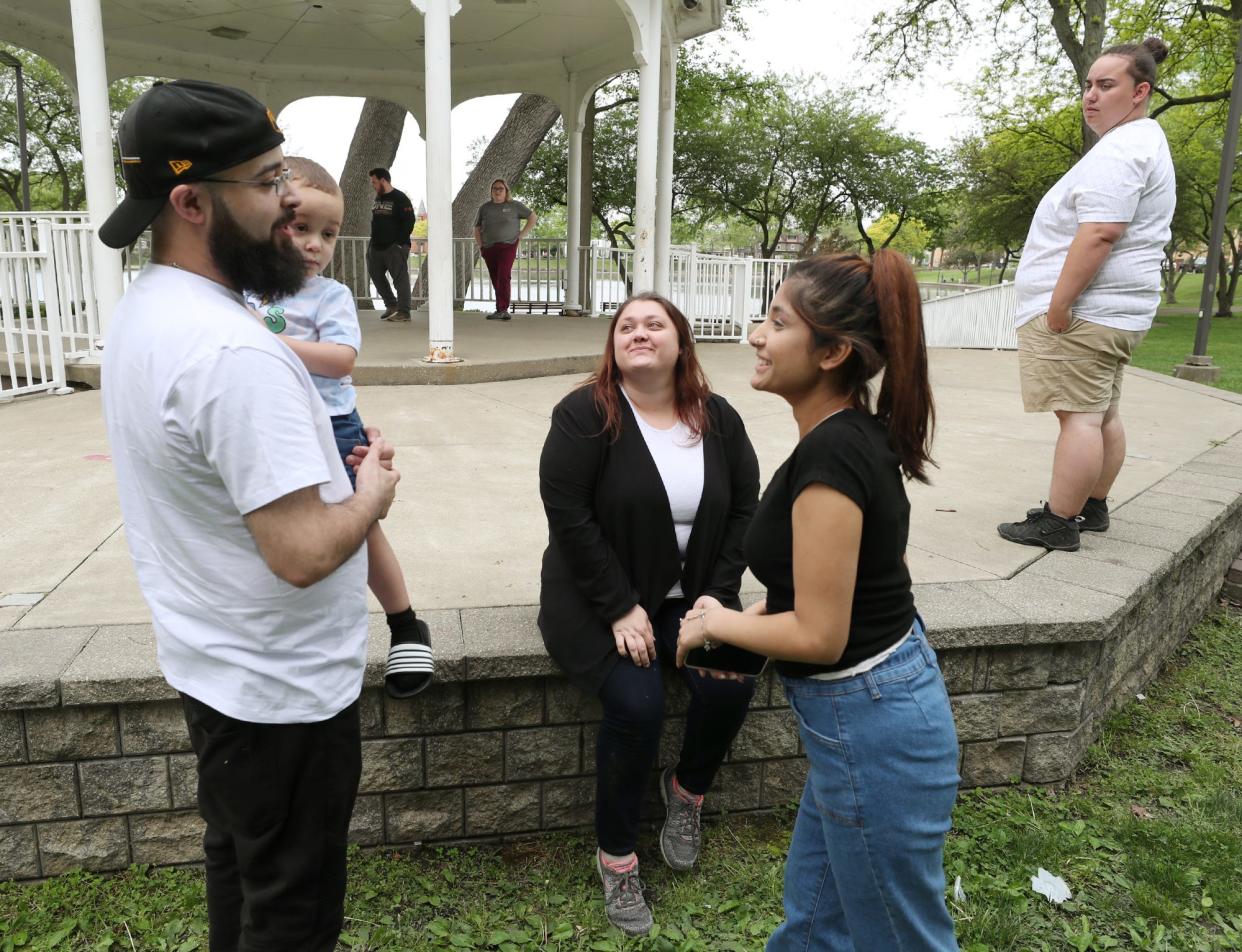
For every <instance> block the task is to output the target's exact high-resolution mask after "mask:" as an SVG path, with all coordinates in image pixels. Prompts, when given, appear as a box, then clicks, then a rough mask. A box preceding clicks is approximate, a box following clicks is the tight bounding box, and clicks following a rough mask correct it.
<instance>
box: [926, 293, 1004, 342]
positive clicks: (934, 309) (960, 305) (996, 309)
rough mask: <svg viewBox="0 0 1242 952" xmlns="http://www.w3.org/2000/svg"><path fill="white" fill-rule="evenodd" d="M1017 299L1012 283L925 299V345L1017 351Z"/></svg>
mask: <svg viewBox="0 0 1242 952" xmlns="http://www.w3.org/2000/svg"><path fill="white" fill-rule="evenodd" d="M1017 301H1018V296H1017V292H1016V291H1015V289H1014V286H1013V284H1012V283H1011V282H1006V283H1004V284H998V285H996V286H994V287H990V288H978V289H975V290H972V291H964V292H962V293H960V294H956V295H953V296H952V297H942V298H938V299H936V300H934V301H924V302H923V333H924V334H925V335H926V338H927V346H928V347H956V348H979V349H985V350H1016V349H1017V346H1018V335H1017V333H1016V331H1015V330H1014V326H1013V316H1014V311H1015V310H1016V309H1017Z"/></svg>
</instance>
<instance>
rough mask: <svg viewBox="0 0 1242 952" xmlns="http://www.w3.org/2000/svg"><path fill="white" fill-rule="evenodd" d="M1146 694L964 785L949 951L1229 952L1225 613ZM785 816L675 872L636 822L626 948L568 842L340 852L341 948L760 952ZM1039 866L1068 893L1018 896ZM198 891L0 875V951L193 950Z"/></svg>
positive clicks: (714, 845)
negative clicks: (1008, 785) (992, 779)
mask: <svg viewBox="0 0 1242 952" xmlns="http://www.w3.org/2000/svg"><path fill="white" fill-rule="evenodd" d="M1146 695H1147V696H1146V698H1145V699H1143V700H1141V701H1140V700H1135V701H1132V702H1131V703H1130V704H1129V705H1128V706H1127V707H1126V708H1125V709H1124V710H1122V711H1121V712H1120V713H1118V714H1117V715H1115V716H1114V717H1113V718H1111V719H1110V720H1109V721H1108V723H1107V725H1106V727H1105V729H1104V732H1103V736H1102V738H1101V740H1100V742H1099V743H1097V744H1096V745H1095V746H1094V747H1093V748H1092V749H1091V751H1090V753H1089V754H1088V756H1087V761H1086V763H1085V765H1084V768H1083V770H1082V771H1081V772H1080V774H1079V776H1078V778H1077V779H1076V780H1075V782H1074V783H1073V784H1071V785H1070V787H1069V788H1068V789H1064V790H1044V789H1036V788H1026V789H1015V790H1006V791H1002V792H999V793H983V792H964V793H963V794H962V796H961V798H960V801H959V805H958V808H957V813H956V816H955V831H954V833H953V834H952V835H951V836H950V838H949V843H948V849H947V855H946V865H947V868H948V873H949V882H950V885H951V884H952V881H953V879H954V878H955V877H956V876H960V877H961V883H962V888H963V889H964V891H965V897H966V898H965V899H963V900H960V901H953V902H952V903H951V907H952V909H953V913H954V915H955V917H956V919H957V923H958V932H959V937H960V941H961V944H962V948H963V950H965V952H984V950H1049V952H1051V950H1064V949H1070V950H1079V952H1088V950H1104V949H1140V950H1152V952H1159V950H1169V952H1172V950H1187V952H1189V950H1196V952H1198V950H1224V949H1242V793H1240V791H1242V615H1239V614H1236V613H1235V614H1220V615H1217V616H1214V617H1212V618H1209V619H1207V620H1205V621H1204V622H1203V623H1202V624H1200V625H1199V626H1198V628H1197V629H1196V630H1195V632H1194V633H1193V635H1192V636H1191V638H1190V639H1189V640H1188V641H1187V643H1186V645H1185V646H1183V648H1182V650H1181V651H1180V652H1179V654H1178V655H1177V656H1176V657H1175V658H1174V659H1172V661H1171V662H1170V664H1169V665H1168V666H1167V667H1166V670H1165V671H1164V672H1163V673H1162V674H1161V676H1160V677H1159V679H1158V680H1157V681H1156V682H1155V683H1153V684H1152V685H1151V686H1150V687H1149V688H1148V690H1147V692H1146ZM792 817H793V815H792V812H791V811H782V812H781V813H779V814H777V815H774V816H767V817H758V818H746V817H732V818H728V819H725V820H723V821H716V822H713V823H710V824H709V825H708V826H707V828H706V831H705V841H706V844H705V845H706V848H705V851H704V857H703V866H702V869H701V871H700V872H698V873H696V874H694V875H689V876H674V875H673V874H671V873H670V872H669V871H668V870H667V869H665V868H664V866H663V865H662V864H661V863H660V862H659V861H658V859H657V857H658V852H657V850H656V849H655V847H654V843H653V837H652V834H650V833H649V834H647V835H646V836H645V837H644V840H643V842H642V844H641V845H640V853H641V855H642V856H644V857H647V858H648V862H647V866H646V867H645V870H644V871H645V873H646V874H647V881H648V893H647V894H648V897H649V899H650V900H651V901H652V903H653V905H654V909H655V913H656V919H657V922H658V923H659V926H658V931H657V932H655V933H653V934H652V936H651V937H649V938H647V939H646V940H644V941H627V940H625V939H623V938H622V937H621V935H620V933H618V932H615V931H613V930H612V929H610V928H609V927H608V925H607V923H606V922H605V920H604V918H603V914H602V910H601V908H600V903H599V900H598V897H597V889H596V885H595V881H594V871H593V870H592V869H591V867H590V865H589V857H590V851H591V845H590V841H589V840H588V839H587V838H585V837H583V836H581V835H559V836H549V837H545V838H540V839H534V840H527V841H523V842H520V843H515V844H510V845H507V846H503V847H498V848H471V849H449V848H441V849H424V850H420V851H416V852H411V853H394V852H383V853H379V852H369V853H361V852H359V853H355V854H354V855H353V856H352V857H351V861H350V886H349V897H348V900H347V914H348V916H349V919H348V922H347V923H346V926H347V928H346V932H345V933H344V935H343V936H342V948H344V949H352V950H381V949H382V950H415V949H417V950H422V949H427V950H433V949H445V950H453V949H493V950H500V952H516V950H525V949H558V950H570V949H573V950H599V952H607V950H621V949H634V950H640V949H641V950H670V952H673V950H677V952H680V950H686V952H689V950H702V952H729V950H758V949H761V948H762V947H763V943H764V940H765V938H766V937H767V935H768V934H769V933H770V932H771V931H772V929H773V928H774V927H775V926H776V924H777V923H778V921H779V919H780V893H781V873H782V862H783V857H784V852H785V848H786V846H787V844H788V839H789V830H790V827H791V825H792ZM1040 866H1043V867H1044V868H1046V869H1048V870H1050V871H1051V872H1052V873H1054V874H1056V875H1059V876H1062V877H1064V878H1065V880H1066V881H1067V882H1068V883H1069V886H1070V888H1071V890H1073V898H1072V899H1071V900H1070V901H1069V902H1066V903H1065V904H1063V905H1060V906H1054V905H1052V904H1050V903H1049V902H1048V901H1047V900H1045V899H1044V898H1043V897H1041V896H1039V895H1037V894H1036V893H1034V892H1033V891H1032V890H1031V888H1030V877H1031V876H1032V875H1034V874H1035V872H1036V870H1037V869H1038V868H1039V867H1040ZM203 901H204V900H203V881H202V876H201V874H200V873H199V872H197V871H193V870H167V869H163V870H153V869H146V868H142V867H134V868H131V869H130V870H129V871H128V872H126V873H123V874H120V875H116V876H98V875H91V874H86V873H78V874H70V875H66V876H62V877H59V878H57V879H54V880H50V881H47V882H44V883H36V884H13V883H8V884H0V950H10V949H75V950H77V949H82V950H85V949H113V950H131V949H132V950H147V949H159V950H180V952H190V950H195V949H202V950H205V949H206V948H207V937H206V928H207V927H206V921H205V915H204V906H203Z"/></svg>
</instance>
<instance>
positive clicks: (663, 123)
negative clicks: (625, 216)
mask: <svg viewBox="0 0 1242 952" xmlns="http://www.w3.org/2000/svg"><path fill="white" fill-rule="evenodd" d="M676 112H677V46H676V45H675V44H674V43H673V42H672V41H671V39H669V38H668V37H665V38H664V39H663V40H662V41H661V43H660V141H659V147H658V149H657V152H656V199H655V202H656V219H655V285H654V286H655V290H656V292H657V293H659V294H663V295H664V296H665V297H668V292H669V247H670V245H671V244H672V235H673V128H674V124H675V123H674V120H675V115H676Z"/></svg>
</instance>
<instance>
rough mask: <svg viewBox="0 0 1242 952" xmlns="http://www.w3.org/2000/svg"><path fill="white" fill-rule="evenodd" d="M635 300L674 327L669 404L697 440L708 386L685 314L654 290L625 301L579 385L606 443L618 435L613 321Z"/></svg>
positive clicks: (703, 427)
mask: <svg viewBox="0 0 1242 952" xmlns="http://www.w3.org/2000/svg"><path fill="white" fill-rule="evenodd" d="M635 301H654V302H655V303H656V304H659V305H660V307H662V308H663V309H664V312H665V313H666V314H667V315H668V316H669V319H670V320H671V321H672V322H673V326H674V327H675V328H677V363H676V365H674V367H673V405H674V408H675V409H676V411H677V419H679V420H680V421H681V422H682V423H684V424H685V425H686V427H687V428H688V429H689V430H690V432H691V433H692V434H694V437H695V438H696V439H698V438H699V437H701V436H703V434H704V433H706V432H707V428H708V419H707V398H708V397H709V396H710V395H711V387H710V385H709V384H708V382H707V375H706V374H705V373H703V367H702V365H701V364H700V363H699V358H698V357H697V356H696V355H695V353H694V332H693V331H692V330H691V328H690V322H689V321H688V320H686V315H684V314H682V313H681V311H680V310H678V308H677V305H675V304H674V303H673V302H672V301H670V300H669V299H668V298H666V297H663V296H661V295H659V294H656V293H655V292H654V291H642V292H640V293H638V294H632V295H630V296H629V297H628V298H626V299H625V300H624V301H623V302H622V303H621V306H620V307H619V308H617V313H616V315H615V316H614V317H613V319H612V323H610V324H609V325H608V337H607V339H606V340H605V342H604V353H603V356H602V357H600V361H599V367H597V368H596V370H595V373H593V374H591V376H590V377H588V378H587V379H586V380H585V381H584V382H583V383H582V386H583V387H590V388H591V391H592V395H593V396H594V398H595V406H596V407H598V408H599V411H600V413H602V414H603V416H604V430H603V432H605V433H607V434H608V438H609V439H610V440H615V439H616V438H617V437H618V436H620V435H621V419H622V417H621V401H622V400H624V399H625V398H624V397H623V396H621V369H620V368H619V367H618V366H617V352H616V347H615V346H614V344H613V335H614V333H615V332H616V329H617V322H618V321H620V320H621V318H622V316H623V315H624V314H625V309H626V308H627V307H629V306H630V305H631V304H633V303H634V302H635Z"/></svg>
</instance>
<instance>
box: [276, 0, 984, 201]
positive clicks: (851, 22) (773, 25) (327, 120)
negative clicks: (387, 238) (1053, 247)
mask: <svg viewBox="0 0 1242 952" xmlns="http://www.w3.org/2000/svg"><path fill="white" fill-rule="evenodd" d="M893 2H894V0H879V2H877V0H868V2H847V0H762V2H761V3H759V4H758V5H757V6H756V7H754V8H752V9H749V10H748V11H747V13H746V19H747V23H748V26H749V36H747V37H745V38H742V37H739V36H737V35H736V34H732V33H727V32H719V33H715V34H712V35H711V36H709V37H707V38H705V39H704V40H700V41H698V42H706V43H708V44H711V46H712V47H714V48H717V49H727V50H730V51H731V52H732V54H733V55H732V58H733V59H735V60H736V61H737V62H740V63H743V64H745V65H746V67H747V68H748V69H750V70H751V71H752V72H763V71H765V70H768V69H772V70H776V71H777V72H780V73H784V74H789V75H795V76H803V77H807V78H811V77H815V78H816V81H817V82H820V83H822V84H823V85H824V86H825V88H827V89H830V90H831V89H842V90H846V89H857V88H861V86H862V85H864V84H866V83H870V82H871V81H872V80H874V79H875V78H876V77H877V76H878V73H877V71H876V69H875V68H874V67H868V66H866V65H864V64H863V63H862V61H861V53H862V47H863V43H862V37H863V34H864V32H865V30H866V27H867V24H868V23H869V21H870V18H871V16H872V15H874V13H875V12H876V11H877V9H881V8H882V7H884V6H891V5H892V3H893ZM981 59H982V55H981V53H980V51H966V53H965V54H964V55H961V56H959V57H958V61H957V62H956V63H955V64H954V65H953V67H952V68H951V69H946V68H933V69H929V70H928V71H927V72H926V73H925V75H924V76H923V78H922V81H921V82H919V83H916V84H902V85H899V86H898V85H894V86H890V87H888V88H886V89H885V90H884V91H883V92H881V93H876V94H873V95H872V96H871V97H870V98H869V100H868V105H869V106H871V107H872V108H873V109H875V110H877V111H880V112H883V113H884V114H885V115H887V116H888V117H889V119H890V121H891V122H892V123H893V124H894V125H895V126H896V127H897V128H898V129H900V130H901V131H903V132H906V133H908V134H911V135H915V136H917V137H918V138H920V139H922V140H923V141H924V142H926V143H928V144H929V145H932V146H937V147H938V146H945V145H948V144H949V142H950V141H951V140H952V139H953V138H954V137H955V136H960V135H963V134H965V133H967V132H969V131H970V130H971V129H972V128H973V126H972V122H971V120H970V119H969V117H968V116H967V115H965V114H964V107H965V106H966V105H967V103H966V102H965V100H964V99H963V97H962V96H961V95H960V94H959V93H957V91H956V90H955V89H954V85H955V84H956V83H958V82H960V81H962V80H965V81H970V79H971V77H972V73H973V71H974V70H976V69H977V68H978V64H979V63H980V61H981ZM515 98H516V97H514V96H488V97H484V98H481V99H473V100H470V101H468V102H464V103H462V104H461V105H459V106H457V108H456V109H454V110H453V189H454V192H455V191H456V190H457V188H459V187H460V185H461V183H462V182H464V181H465V179H466V174H467V169H466V161H467V158H468V156H469V144H470V142H472V141H473V140H474V139H476V138H478V137H479V136H491V135H492V134H493V133H495V131H496V130H497V129H498V128H499V127H500V124H501V122H502V121H504V117H505V114H506V113H507V112H508V109H509V106H510V104H511V103H512V102H513V100H514V99H515ZM361 108H362V100H361V99H348V98H341V97H329V96H321V97H316V98H313V99H303V100H300V101H299V102H295V103H292V104H291V105H289V106H288V107H287V108H285V109H284V111H282V112H281V114H280V124H281V127H282V128H283V129H284V132H285V136H286V144H285V151H286V152H287V153H288V154H290V155H297V154H301V155H306V156H309V157H310V158H313V159H315V160H316V161H318V162H320V163H322V164H323V165H324V166H325V167H326V168H327V169H328V170H329V171H330V172H332V173H333V174H336V175H339V174H340V172H341V169H342V168H343V167H344V165H345V155H346V152H347V151H348V149H349V142H350V139H351V138H352V136H353V130H354V126H355V125H356V124H357V121H358V112H359V110H360V109H361ZM392 173H393V184H394V185H396V186H397V187H398V188H400V189H401V190H402V191H404V192H406V193H407V194H408V195H410V197H411V198H413V199H414V201H415V202H416V203H417V202H418V201H419V199H421V198H422V197H423V196H424V194H425V186H424V183H425V175H424V162H423V141H422V139H421V138H419V132H418V126H417V124H416V123H415V122H414V120H413V119H412V118H409V117H407V119H406V125H405V133H404V135H403V136H402V139H401V147H400V149H399V150H398V152H397V159H396V161H395V162H394V163H393V168H392ZM484 198H486V196H482V197H481V198H480V201H481V200H483V199H484Z"/></svg>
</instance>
